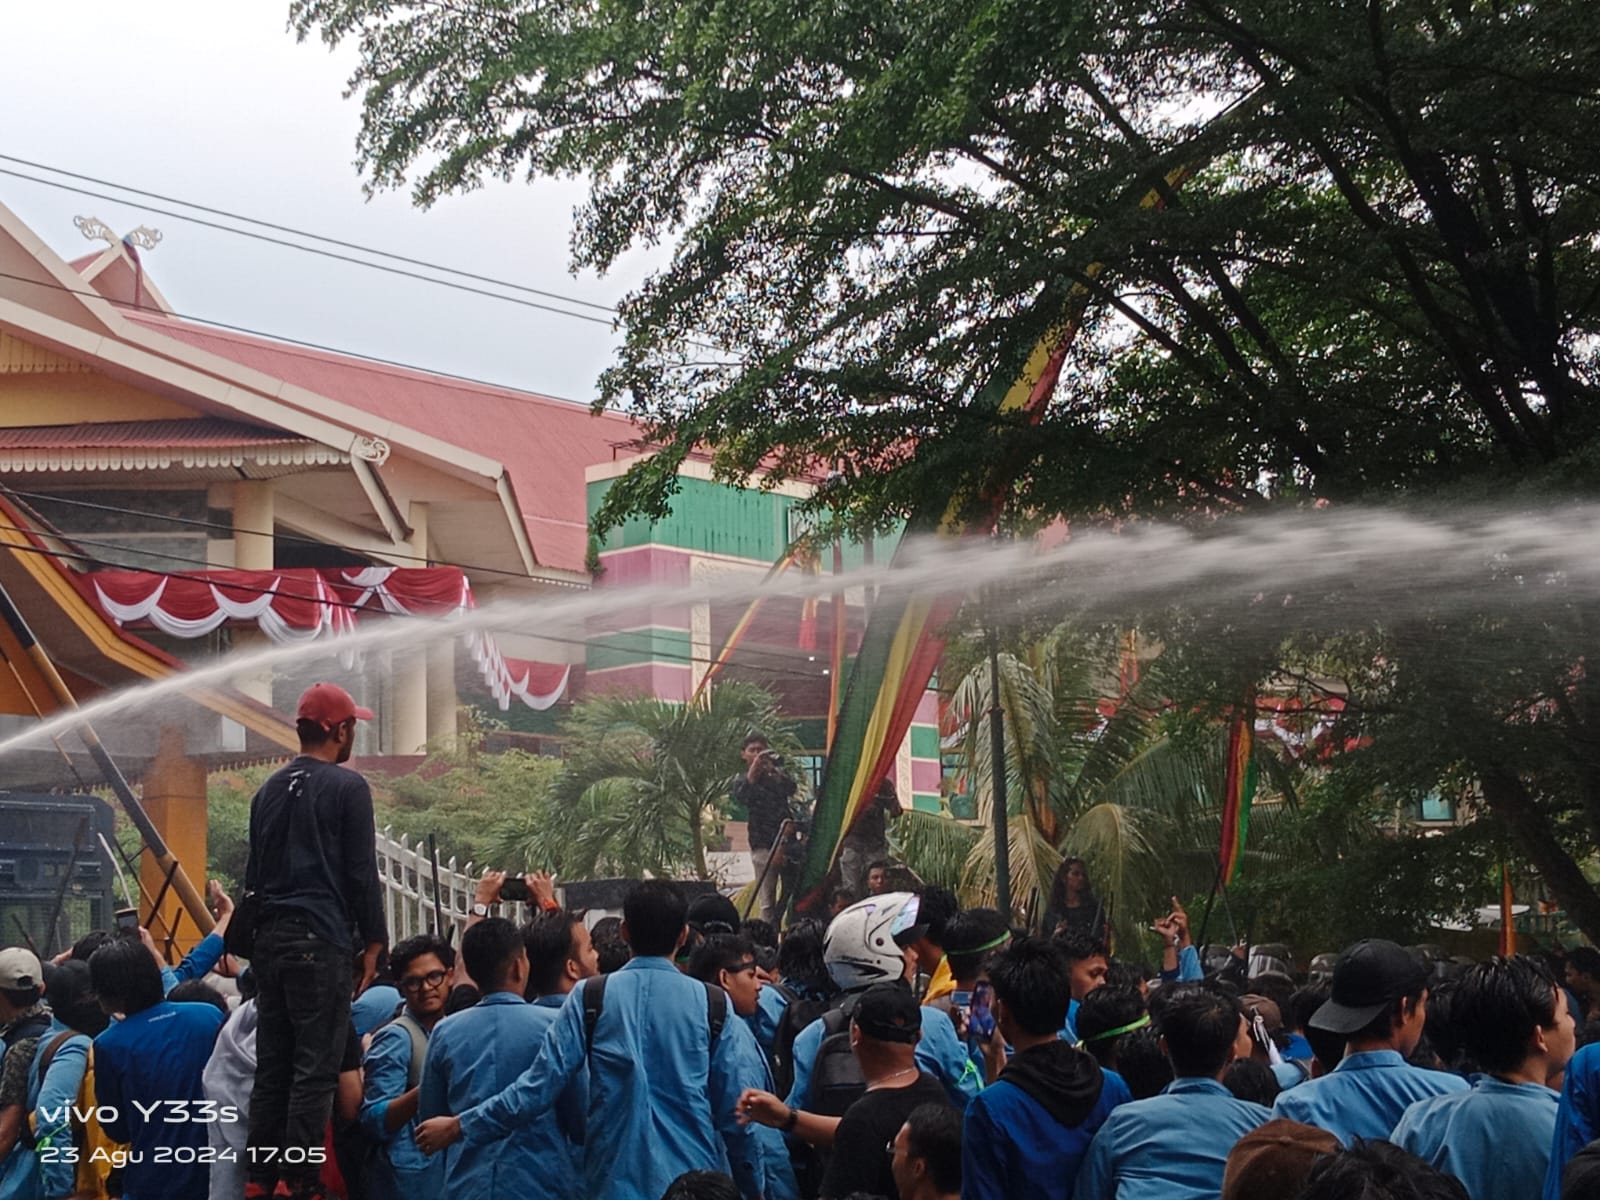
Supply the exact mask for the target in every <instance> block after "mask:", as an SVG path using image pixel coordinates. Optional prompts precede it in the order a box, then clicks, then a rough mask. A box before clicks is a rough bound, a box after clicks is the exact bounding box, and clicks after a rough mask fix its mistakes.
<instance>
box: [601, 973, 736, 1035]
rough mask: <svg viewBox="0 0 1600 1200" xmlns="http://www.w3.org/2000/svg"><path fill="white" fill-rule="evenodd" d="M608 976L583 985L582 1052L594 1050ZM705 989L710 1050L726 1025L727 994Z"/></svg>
mask: <svg viewBox="0 0 1600 1200" xmlns="http://www.w3.org/2000/svg"><path fill="white" fill-rule="evenodd" d="M610 978H611V977H610V976H609V975H596V976H595V977H594V978H593V979H590V980H589V981H588V982H587V983H585V984H584V985H583V1052H584V1054H585V1055H587V1054H588V1053H589V1051H590V1050H592V1049H593V1048H594V1027H595V1026H596V1025H598V1024H599V1023H600V1010H601V1009H602V1008H604V1007H605V1003H606V980H608V979H610ZM702 983H703V986H704V987H705V989H706V1020H707V1021H708V1022H709V1023H710V1025H711V1048H712V1050H715V1049H716V1048H717V1039H718V1038H720V1037H721V1036H722V1027H723V1026H724V1025H726V1024H727V1023H728V993H727V992H725V991H723V990H722V989H721V988H719V987H717V986H715V985H714V984H710V983H704V982H703V981H702Z"/></svg>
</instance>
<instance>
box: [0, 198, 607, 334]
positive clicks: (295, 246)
mask: <svg viewBox="0 0 1600 1200" xmlns="http://www.w3.org/2000/svg"><path fill="white" fill-rule="evenodd" d="M0 175H10V176H11V177H13V178H14V179H26V180H28V181H29V182H30V183H38V184H43V185H44V186H45V187H53V188H60V189H61V190H62V191H67V192H76V193H77V194H78V195H80V196H92V197H94V198H95V199H96V200H109V201H110V202H111V203H113V204H129V203H133V202H132V201H128V200H121V199H119V198H118V197H116V196H108V195H106V194H105V193H104V192H92V191H90V190H89V189H87V188H80V187H73V186H72V185H71V184H66V183H60V182H58V181H56V180H52V179H40V178H38V177H37V176H34V175H27V174H24V173H23V172H21V171H13V170H11V169H10V168H8V167H0ZM138 207H140V208H142V209H144V210H145V211H147V212H153V213H157V214H159V215H161V216H163V217H173V218H175V219H176V220H179V221H188V222H189V223H191V224H193V225H203V226H204V227H205V228H207V229H216V230H220V231H221V232H223V233H234V234H238V235H239V236H240V237H247V238H253V239H254V240H256V241H258V242H267V243H268V244H270V245H273V246H286V247H287V248H289V249H290V250H299V251H301V252H303V253H305V254H315V255H317V256H319V257H321V258H331V259H333V260H335V261H337V262H346V263H354V264H355V265H356V266H358V267H370V268H371V269H372V270H374V271H385V272H387V273H389V274H390V275H400V276H403V277H405V278H407V279H418V280H421V281H422V282H423V283H433V284H437V285H438V286H440V287H445V288H452V289H454V290H455V291H458V292H469V293H471V294H472V295H475V296H488V297H489V298H490V299H492V300H504V301H505V302H506V303H507V304H520V305H522V306H523V307H525V308H536V309H538V310H540V311H541V312H549V313H556V314H558V315H560V316H563V317H572V318H574V319H575V320H579V321H589V322H592V323H593V324H596V325H604V326H605V327H606V328H607V329H612V328H614V327H615V324H616V323H615V322H614V321H611V320H607V319H606V318H605V317H591V316H589V315H588V314H587V313H575V312H572V311H571V310H570V309H565V308H556V307H555V306H554V305H550V304H540V303H539V302H538V301H536V300H524V299H522V298H521V297H518V296H506V295H502V294H501V293H499V292H491V291H488V290H486V289H484V288H478V287H471V286H469V285H468V284H465V283H454V282H452V281H450V280H448V279H435V278H434V277H433V276H431V275H421V274H418V273H417V272H415V271H407V270H404V269H402V268H400V267H390V266H385V265H384V264H383V263H375V262H367V261H366V260H365V259H360V258H352V257H350V256H349V255H348V254H335V253H334V252H333V251H331V250H319V249H317V248H316V247H315V246H302V245H300V244H299V243H297V242H290V241H286V240H284V239H283V238H275V237H270V236H268V235H267V234H264V233H252V232H250V231H249V230H246V229H234V228H232V227H231V226H227V225H220V224H218V223H217V222H215V221H207V220H205V219H204V218H202V217H191V216H188V215H186V214H184V213H181V212H174V211H172V210H171V209H168V208H156V207H154V206H152V205H148V204H140V205H139V206H138ZM508 286H515V285H508Z"/></svg>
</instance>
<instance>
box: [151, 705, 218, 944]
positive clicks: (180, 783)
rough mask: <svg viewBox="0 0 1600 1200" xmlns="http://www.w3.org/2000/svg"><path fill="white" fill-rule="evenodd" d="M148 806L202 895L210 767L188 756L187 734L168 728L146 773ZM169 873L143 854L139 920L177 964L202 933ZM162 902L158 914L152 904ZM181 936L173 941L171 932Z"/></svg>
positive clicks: (156, 823) (175, 728)
mask: <svg viewBox="0 0 1600 1200" xmlns="http://www.w3.org/2000/svg"><path fill="white" fill-rule="evenodd" d="M143 793H144V794H143V803H144V808H145V811H146V812H147V813H149V814H150V820H151V822H152V823H154V825H155V827H156V828H157V829H159V830H160V831H161V836H162V837H164V838H166V840H167V845H168V847H170V848H171V850H172V853H173V855H174V856H175V857H176V858H177V860H178V862H179V863H181V864H182V865H183V869H184V872H185V873H186V874H187V875H188V876H189V878H190V879H191V880H193V881H194V884H195V886H196V887H197V888H199V889H200V890H201V892H204V891H205V881H206V769H205V767H204V766H203V765H202V764H200V763H198V762H196V761H195V760H194V759H192V758H190V757H188V755H186V754H185V753H184V746H183V730H182V729H181V728H179V727H177V726H173V725H165V726H163V727H162V729H161V741H160V744H159V748H158V749H157V751H156V757H155V761H154V762H152V763H151V764H150V768H149V770H147V771H146V772H145V776H144V787H143ZM165 882H166V874H165V872H163V871H162V870H161V867H160V866H159V865H158V864H157V863H156V861H155V859H154V858H153V857H151V856H150V855H148V854H145V855H142V856H141V859H140V866H139V883H140V885H141V888H142V890H143V893H144V897H143V899H141V901H140V907H139V919H140V922H141V923H142V924H144V925H145V926H147V927H148V928H149V930H150V932H151V934H152V935H154V937H155V939H156V947H157V949H159V950H161V951H162V952H163V953H164V954H165V955H166V957H167V959H168V961H169V962H174V963H175V962H177V961H178V960H179V959H180V958H182V957H183V956H184V954H186V953H187V952H188V951H189V950H190V948H192V947H193V946H194V944H195V943H196V942H198V941H199V940H200V936H199V930H198V929H196V927H195V923H194V921H193V920H192V919H191V918H190V916H189V914H188V913H187V912H186V911H184V908H183V905H182V904H181V903H179V901H178V897H177V895H176V894H175V893H174V892H173V890H172V889H171V888H170V887H169V888H166V889H165V891H164V892H163V887H162V885H163V884H164V883H165ZM158 896H159V897H161V903H160V905H159V906H158V907H157V908H156V910H155V911H154V912H152V911H151V908H150V904H151V902H152V901H153V900H155V899H156V898H157V897H158ZM174 932H176V937H175V938H172V939H171V942H170V949H169V937H168V935H169V934H172V933H174Z"/></svg>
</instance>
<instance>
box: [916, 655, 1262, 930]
mask: <svg viewBox="0 0 1600 1200" xmlns="http://www.w3.org/2000/svg"><path fill="white" fill-rule="evenodd" d="M1113 653H1115V652H1114V651H1113V650H1112V648H1111V647H1109V646H1108V645H1106V644H1104V643H1100V644H1097V643H1096V642H1095V640H1094V639H1091V638H1086V637H1084V636H1083V635H1081V634H1079V633H1077V632H1076V631H1074V630H1072V629H1070V628H1068V627H1066V626H1061V627H1058V628H1057V629H1055V630H1054V631H1052V632H1051V633H1050V634H1049V635H1048V636H1047V637H1045V638H1044V639H1042V640H1040V641H1039V642H1037V643H1034V644H1033V645H1031V646H1028V647H1026V648H1025V649H1024V650H1023V651H1022V652H1020V653H1017V654H1011V653H1002V654H1000V655H999V656H998V666H999V671H998V675H999V685H1000V686H999V699H1000V708H1001V711H1002V713H1003V715H1004V722H1005V734H1006V736H1005V763H1004V765H1003V769H1004V770H1005V774H1006V796H1007V809H1008V819H1007V830H1008V837H1009V843H1010V851H1011V854H1010V862H1011V878H1012V896H1013V903H1014V904H1015V906H1016V910H1017V913H1018V915H1020V916H1022V917H1023V918H1024V919H1025V920H1028V921H1030V922H1032V921H1037V920H1038V919H1039V918H1040V916H1041V915H1042V912H1043V909H1044V906H1045V904H1046V902H1047V900H1048V897H1049V889H1050V885H1051V881H1052V880H1053V878H1054V875H1055V871H1056V868H1057V867H1058V866H1060V864H1061V861H1062V858H1063V857H1064V856H1065V855H1069V854H1070V855H1074V856H1077V857H1080V858H1083V859H1084V860H1085V861H1086V862H1087V863H1088V865H1089V868H1090V872H1091V876H1092V878H1093V879H1094V880H1095V885H1096V891H1097V893H1098V894H1099V896H1100V898H1101V899H1102V900H1103V901H1105V902H1106V904H1107V907H1108V909H1109V911H1110V913H1111V915H1112V925H1113V930H1114V933H1115V934H1116V936H1117V938H1118V940H1119V942H1121V943H1122V944H1124V945H1127V944H1132V943H1131V942H1130V939H1132V940H1133V942H1137V940H1138V939H1140V938H1142V936H1143V932H1144V927H1145V926H1146V925H1147V924H1148V922H1149V920H1150V918H1151V917H1153V916H1155V915H1157V914H1159V913H1164V912H1165V911H1166V904H1167V900H1168V897H1170V896H1172V895H1174V894H1177V895H1194V894H1197V893H1203V892H1205V891H1207V890H1209V888H1210V886H1211V883H1212V878H1213V872H1214V870H1215V865H1216V854H1217V844H1218V840H1219V838H1220V814H1219V811H1218V807H1217V805H1218V798H1219V797H1220V796H1221V794H1222V779H1223V774H1224V749H1225V742H1226V737H1225V734H1224V733H1222V732H1221V731H1217V732H1216V733H1215V734H1214V735H1207V736H1204V737H1198V738H1197V737H1189V738H1178V737H1175V736H1173V735H1171V734H1169V733H1168V731H1167V723H1166V720H1165V705H1164V700H1165V697H1164V696H1163V695H1162V694H1161V690H1160V689H1161V679H1160V673H1159V671H1158V670H1156V671H1152V670H1149V669H1148V668H1147V669H1146V670H1145V671H1144V673H1143V675H1142V677H1141V678H1140V679H1139V680H1138V681H1137V682H1135V683H1132V684H1131V686H1128V687H1127V688H1126V690H1125V691H1124V692H1123V694H1122V695H1121V696H1120V697H1119V698H1118V699H1117V700H1116V701H1115V702H1114V703H1113V702H1109V701H1108V700H1106V699H1105V697H1107V696H1108V695H1113V694H1115V693H1116V692H1117V691H1118V690H1120V689H1119V685H1118V684H1117V683H1116V682H1114V680H1115V672H1114V671H1113V670H1111V669H1110V666H1109V661H1108V660H1109V658H1110V656H1111V655H1112V654H1113ZM993 695H994V692H993V690H992V687H991V681H990V670H989V665H988V663H987V662H982V663H980V664H978V665H977V666H974V667H973V668H972V669H971V670H969V671H968V672H967V673H966V675H965V676H963V677H962V679H961V680H960V682H959V683H958V684H957V685H956V689H955V692H954V694H953V696H952V698H951V711H952V713H953V714H955V717H956V722H957V723H956V727H955V729H954V731H953V733H952V735H951V736H950V737H949V738H948V739H947V745H949V746H950V747H951V748H952V750H953V751H954V752H955V755H956V757H957V759H958V761H959V763H960V777H961V778H963V779H964V785H965V788H966V790H969V791H970V792H971V794H972V795H973V796H974V797H975V799H976V801H977V819H976V820H975V821H973V822H971V823H970V824H969V823H962V822H958V821H952V820H950V819H949V818H948V817H946V816H943V815H936V814H931V813H906V814H905V815H904V816H903V817H902V818H901V819H900V821H899V822H898V823H897V828H896V836H897V838H898V840H899V842H900V845H901V847H902V850H903V852H904V853H905V855H906V857H907V859H908V861H910V862H911V863H912V865H913V866H914V868H915V869H917V870H918V872H919V873H921V874H923V875H924V877H926V878H929V879H930V880H934V881H938V882H943V883H946V884H947V885H949V886H952V887H956V888H957V889H958V890H959V891H960V892H961V894H962V896H963V898H964V899H965V900H966V902H967V903H970V904H993V903H994V902H995V877H994V833H993V829H994V826H993V812H994V809H993V797H994V778H995V764H994V761H993V753H992V749H991V745H992V743H991V741H990V737H989V712H990V709H991V708H992V707H993V705H994V701H993ZM1257 754H1258V761H1260V762H1262V763H1263V764H1265V765H1267V766H1268V767H1269V768H1270V767H1272V766H1273V765H1275V760H1273V759H1272V756H1271V755H1270V754H1267V753H1266V752H1265V751H1261V750H1259V749H1258V751H1257ZM1274 778H1275V779H1279V782H1280V784H1281V783H1282V781H1281V779H1280V778H1279V776H1278V775H1277V774H1274ZM1285 794H1287V793H1285ZM1258 804H1259V807H1258V810H1257V820H1256V825H1255V828H1256V829H1257V831H1258V832H1263V833H1264V832H1268V831H1269V830H1270V825H1271V817H1272V810H1273V807H1274V806H1273V803H1272V802H1271V800H1269V799H1268V798H1267V797H1265V796H1263V797H1262V798H1261V800H1260V801H1258ZM1250 857H1251V858H1255V859H1259V858H1260V857H1262V855H1261V852H1260V851H1259V850H1253V851H1251V852H1250Z"/></svg>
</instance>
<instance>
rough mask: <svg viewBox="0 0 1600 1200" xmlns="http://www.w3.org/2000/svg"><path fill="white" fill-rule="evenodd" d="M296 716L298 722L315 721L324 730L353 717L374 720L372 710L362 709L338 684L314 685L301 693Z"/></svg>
mask: <svg viewBox="0 0 1600 1200" xmlns="http://www.w3.org/2000/svg"><path fill="white" fill-rule="evenodd" d="M294 715H295V719H296V720H300V721H315V722H317V723H318V724H319V725H321V726H322V727H323V728H324V729H332V728H333V727H334V726H335V725H340V724H343V723H344V722H345V721H348V720H349V719H350V718H351V717H357V718H359V719H360V720H363V721H370V720H372V710H371V709H370V708H362V707H361V706H360V705H359V704H357V703H356V702H355V699H354V698H353V697H352V696H351V695H350V693H349V692H347V691H345V690H344V689H343V688H342V687H340V686H339V685H338V684H337V683H313V684H312V685H311V686H310V687H308V688H307V689H306V690H305V691H303V692H301V693H300V705H299V707H298V708H296V709H295V714H294Z"/></svg>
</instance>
